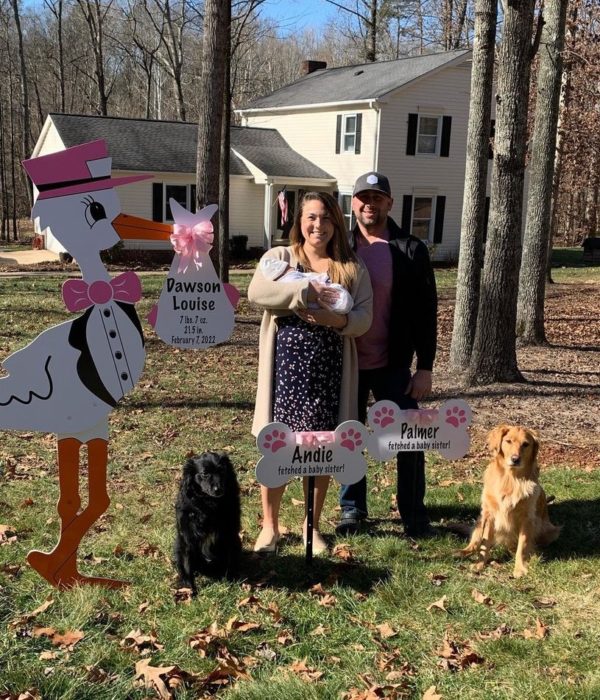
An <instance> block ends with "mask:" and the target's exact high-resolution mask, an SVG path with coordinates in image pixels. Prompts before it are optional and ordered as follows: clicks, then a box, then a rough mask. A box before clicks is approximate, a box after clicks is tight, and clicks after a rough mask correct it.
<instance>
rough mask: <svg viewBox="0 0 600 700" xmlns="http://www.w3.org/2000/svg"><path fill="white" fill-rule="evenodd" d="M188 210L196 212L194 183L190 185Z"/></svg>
mask: <svg viewBox="0 0 600 700" xmlns="http://www.w3.org/2000/svg"><path fill="white" fill-rule="evenodd" d="M190 211H191V212H192V214H195V213H196V185H190Z"/></svg>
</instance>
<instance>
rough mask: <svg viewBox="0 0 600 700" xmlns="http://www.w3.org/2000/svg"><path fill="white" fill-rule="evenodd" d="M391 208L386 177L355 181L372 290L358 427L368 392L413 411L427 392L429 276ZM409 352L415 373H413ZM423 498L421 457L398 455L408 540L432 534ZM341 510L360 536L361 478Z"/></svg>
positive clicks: (361, 251)
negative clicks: (390, 214)
mask: <svg viewBox="0 0 600 700" xmlns="http://www.w3.org/2000/svg"><path fill="white" fill-rule="evenodd" d="M393 203H394V200H393V199H392V193H391V190H390V183H389V181H388V179H387V177H386V176H385V175H382V174H381V173H377V172H370V173H366V174H365V175H362V176H361V177H359V178H358V180H357V181H356V184H355V186H354V191H353V193H352V211H353V212H354V215H355V217H356V226H355V227H354V230H353V231H352V233H351V236H352V243H353V247H354V249H355V250H356V252H357V254H358V256H359V257H360V258H361V260H362V261H363V262H364V263H365V265H366V266H367V269H368V270H369V274H370V276H371V283H372V286H373V324H372V326H371V328H370V330H369V331H368V332H367V333H365V335H363V336H361V337H359V338H357V340H356V345H357V350H358V367H359V380H358V414H359V415H358V417H359V420H361V421H362V422H363V423H364V422H365V420H366V416H367V401H368V398H369V393H370V392H372V393H373V396H374V398H375V400H376V401H381V400H383V399H388V400H390V401H394V402H395V403H396V404H397V405H398V406H399V407H400V408H401V409H409V408H418V403H417V402H418V401H419V400H421V399H424V398H425V397H426V396H427V395H428V394H429V393H430V392H431V381H432V380H431V373H432V368H433V361H434V358H435V351H436V334H437V319H436V317H437V293H436V287H435V277H434V274H433V269H432V267H431V262H430V260H429V252H428V250H427V246H426V245H425V243H423V241H421V240H420V239H419V238H416V237H415V236H411V235H410V233H409V231H403V230H402V229H400V228H399V227H398V225H397V224H396V222H395V221H394V220H393V219H392V218H391V217H390V216H388V213H389V211H390V210H391V208H392V205H393ZM414 355H416V358H417V363H416V371H415V373H414V374H413V375H412V376H411V370H410V368H411V365H412V361H413V356H414ZM424 498H425V455H424V454H423V452H399V453H398V468H397V502H398V510H399V512H400V515H401V517H402V521H403V524H404V531H405V534H406V535H407V536H409V537H415V538H417V537H427V536H430V535H432V534H434V531H433V529H432V528H431V526H430V524H429V516H428V514H427V509H426V508H425V504H424ZM340 505H341V507H342V515H341V519H340V522H339V524H338V526H337V528H336V532H337V533H338V534H341V535H346V534H353V533H356V532H358V531H359V530H360V527H361V524H362V521H363V520H364V519H365V518H366V517H367V481H366V477H365V478H363V479H361V481H359V482H358V483H356V484H350V485H349V486H343V487H342V489H341V492H340Z"/></svg>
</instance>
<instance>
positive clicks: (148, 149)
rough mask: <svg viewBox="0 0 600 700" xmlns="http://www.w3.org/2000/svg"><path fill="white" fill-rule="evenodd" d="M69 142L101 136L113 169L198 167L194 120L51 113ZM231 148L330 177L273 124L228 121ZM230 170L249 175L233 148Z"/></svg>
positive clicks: (289, 169) (253, 158) (266, 167)
mask: <svg viewBox="0 0 600 700" xmlns="http://www.w3.org/2000/svg"><path fill="white" fill-rule="evenodd" d="M49 116H50V118H51V119H52V121H53V122H54V125H55V126H56V129H57V130H58V133H59V135H60V137H61V139H62V141H63V143H64V144H65V146H66V147H67V148H69V147H71V146H76V145H78V144H80V143H85V142H87V141H95V140H96V139H104V140H105V141H106V143H107V145H108V152H109V153H110V155H111V156H112V159H113V160H112V167H113V168H114V169H115V170H142V171H159V172H177V173H179V172H181V173H194V172H196V144H197V136H198V125H197V124H193V123H191V122H174V121H158V120H152V119H127V118H124V117H98V116H87V115H82V114H59V113H51V114H50V115H49ZM231 148H232V149H235V150H236V151H237V152H238V153H240V154H241V155H242V156H243V157H244V158H246V159H247V160H249V161H250V162H251V163H253V164H254V165H256V167H258V168H259V169H260V170H262V171H263V172H264V173H266V174H267V175H269V176H278V175H279V176H283V177H299V178H312V179H315V178H317V179H320V178H326V179H333V178H331V176H330V175H329V174H328V173H326V172H325V171H324V170H321V169H320V168H317V166H316V165H314V164H313V163H311V162H310V161H309V160H307V159H306V158H304V157H303V156H301V155H300V154H299V153H296V151H294V150H293V149H292V148H290V146H289V145H288V144H287V142H286V141H284V140H283V138H282V137H281V134H280V133H279V132H278V131H277V130H275V129H259V128H255V127H241V126H232V127H231ZM229 173H230V174H231V175H250V171H249V170H248V168H247V167H246V165H245V164H244V163H243V162H242V160H241V159H240V158H238V157H237V156H236V155H235V153H231V160H230V164H229Z"/></svg>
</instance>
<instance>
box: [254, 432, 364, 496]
mask: <svg viewBox="0 0 600 700" xmlns="http://www.w3.org/2000/svg"><path fill="white" fill-rule="evenodd" d="M366 443H367V429H366V428H365V426H364V425H363V424H362V423H359V422H358V421H355V420H350V421H345V422H344V423H341V424H340V425H339V426H338V427H337V428H336V429H335V430H333V431H320V432H300V433H295V432H293V431H292V430H290V429H289V428H288V426H287V425H286V424H285V423H269V424H268V425H266V426H265V427H264V428H263V429H262V430H261V431H260V433H259V434H258V437H257V438H256V444H257V446H258V449H259V451H260V452H261V454H262V457H261V458H260V459H259V461H258V464H257V465H256V479H257V481H258V482H259V483H261V484H262V485H263V486H268V487H271V488H274V487H277V486H283V485H284V484H285V483H287V482H288V481H289V480H290V479H292V478H294V477H297V476H302V477H304V476H332V477H333V478H334V479H335V480H336V481H338V482H339V483H340V484H354V483H355V482H357V481H359V480H360V479H362V477H363V476H364V475H365V474H366V472H367V462H366V460H365V457H364V454H363V450H364V449H365V447H366Z"/></svg>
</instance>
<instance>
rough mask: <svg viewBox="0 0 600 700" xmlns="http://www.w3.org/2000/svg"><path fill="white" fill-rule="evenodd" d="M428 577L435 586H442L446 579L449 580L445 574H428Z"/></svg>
mask: <svg viewBox="0 0 600 700" xmlns="http://www.w3.org/2000/svg"><path fill="white" fill-rule="evenodd" d="M427 578H428V579H429V580H430V582H431V583H432V584H433V585H434V586H441V585H442V583H444V581H447V580H448V577H447V576H446V575H445V574H428V575H427Z"/></svg>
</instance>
